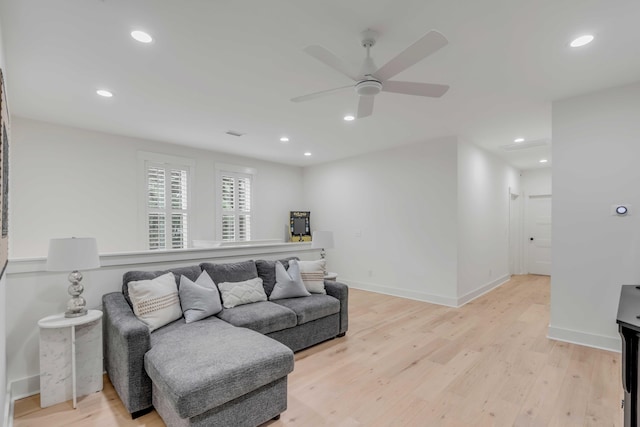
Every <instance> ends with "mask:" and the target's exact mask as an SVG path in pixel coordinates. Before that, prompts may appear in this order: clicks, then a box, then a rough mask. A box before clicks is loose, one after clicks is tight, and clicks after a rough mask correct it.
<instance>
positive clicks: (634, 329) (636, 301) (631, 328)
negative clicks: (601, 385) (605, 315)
mask: <svg viewBox="0 0 640 427" xmlns="http://www.w3.org/2000/svg"><path fill="white" fill-rule="evenodd" d="M617 322H618V330H619V332H620V337H621V338H622V387H623V388H624V425H625V427H638V426H640V419H639V418H638V415H639V414H638V407H639V406H640V405H639V403H640V402H638V399H639V398H640V393H638V371H639V369H638V368H639V366H638V362H639V361H638V353H639V346H640V286H635V285H624V286H622V290H621V292H620V302H619V303H618V319H617Z"/></svg>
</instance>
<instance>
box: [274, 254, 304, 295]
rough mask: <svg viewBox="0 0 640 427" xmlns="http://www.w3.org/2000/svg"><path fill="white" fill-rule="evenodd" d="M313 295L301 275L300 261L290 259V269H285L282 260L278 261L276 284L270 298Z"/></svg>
mask: <svg viewBox="0 0 640 427" xmlns="http://www.w3.org/2000/svg"><path fill="white" fill-rule="evenodd" d="M309 295H311V294H310V293H309V291H307V288H305V287H304V283H303V282H302V277H301V276H300V267H299V265H298V261H296V260H291V261H289V271H287V270H285V268H284V265H282V263H281V262H280V261H278V262H276V285H275V286H274V287H273V291H271V296H270V297H269V299H270V300H276V299H284V298H297V297H308V296H309Z"/></svg>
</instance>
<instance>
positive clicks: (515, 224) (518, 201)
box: [509, 191, 524, 274]
mask: <svg viewBox="0 0 640 427" xmlns="http://www.w3.org/2000/svg"><path fill="white" fill-rule="evenodd" d="M522 232H523V227H522V197H520V196H519V195H517V194H513V193H511V191H509V273H510V274H522V271H523V267H522V258H523V257H522V242H523V241H524V239H523V238H522Z"/></svg>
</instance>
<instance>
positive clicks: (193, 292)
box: [179, 271, 222, 323]
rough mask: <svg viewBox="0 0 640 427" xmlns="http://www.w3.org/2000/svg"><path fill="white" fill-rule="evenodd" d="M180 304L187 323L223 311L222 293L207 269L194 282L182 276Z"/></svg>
mask: <svg viewBox="0 0 640 427" xmlns="http://www.w3.org/2000/svg"><path fill="white" fill-rule="evenodd" d="M179 293H180V305H181V306H182V313H183V314H184V320H185V322H187V323H191V322H195V321H197V320H202V319H204V318H206V317H209V316H213V315H214V314H216V313H220V312H221V311H222V303H221V302H220V293H219V292H218V288H217V286H216V284H215V283H213V280H212V279H211V277H210V276H209V274H208V273H207V272H206V271H203V272H202V273H201V274H200V276H198V279H196V281H195V282H193V281H192V280H191V279H189V278H188V277H186V276H181V277H180V291H179Z"/></svg>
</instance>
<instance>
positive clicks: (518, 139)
mask: <svg viewBox="0 0 640 427" xmlns="http://www.w3.org/2000/svg"><path fill="white" fill-rule="evenodd" d="M513 142H524V138H516V139H514V140H513Z"/></svg>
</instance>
